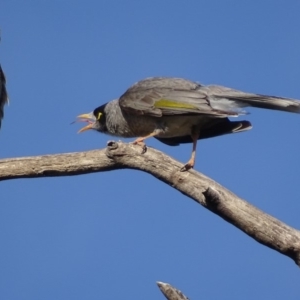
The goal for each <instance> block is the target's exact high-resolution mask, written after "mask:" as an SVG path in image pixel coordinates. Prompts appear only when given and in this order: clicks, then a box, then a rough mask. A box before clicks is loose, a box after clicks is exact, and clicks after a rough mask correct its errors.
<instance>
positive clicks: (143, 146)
mask: <svg viewBox="0 0 300 300" xmlns="http://www.w3.org/2000/svg"><path fill="white" fill-rule="evenodd" d="M133 144H134V145H138V146H140V147H141V148H142V154H144V153H146V151H147V146H146V144H145V143H144V139H143V138H137V139H136V140H135V141H134V142H133Z"/></svg>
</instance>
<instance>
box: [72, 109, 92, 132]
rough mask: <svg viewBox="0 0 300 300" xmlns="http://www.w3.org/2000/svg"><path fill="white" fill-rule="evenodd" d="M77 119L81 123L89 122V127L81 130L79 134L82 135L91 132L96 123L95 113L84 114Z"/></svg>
mask: <svg viewBox="0 0 300 300" xmlns="http://www.w3.org/2000/svg"><path fill="white" fill-rule="evenodd" d="M77 119H78V121H79V122H87V123H89V124H88V125H87V126H84V127H83V128H81V129H80V130H79V131H78V133H81V132H83V131H86V130H89V129H92V128H93V125H94V123H95V121H96V118H95V116H94V115H93V113H89V114H82V115H79V116H77Z"/></svg>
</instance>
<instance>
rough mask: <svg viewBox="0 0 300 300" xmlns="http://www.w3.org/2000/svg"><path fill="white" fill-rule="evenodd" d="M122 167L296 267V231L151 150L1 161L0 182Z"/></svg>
mask: <svg viewBox="0 0 300 300" xmlns="http://www.w3.org/2000/svg"><path fill="white" fill-rule="evenodd" d="M124 168H128V169H136V170H141V171H144V172H147V173H149V174H151V175H153V176H154V177H156V178H157V179H159V180H161V181H163V182H165V183H167V184H169V185H170V186H172V187H173V188H175V189H177V190H178V191H180V192H181V193H182V194H184V195H186V196H188V197H190V198H191V199H193V200H194V201H196V202H197V203H198V204H200V205H202V206H203V207H205V208H207V209H209V210H210V211H212V212H213V213H215V214H217V215H218V216H220V217H221V218H223V219H224V220H226V221H227V222H229V223H231V224H232V225H234V226H235V227H237V228H239V229H240V230H242V231H243V232H245V233H246V234H247V235H249V236H250V237H252V238H253V239H255V240H256V241H257V242H259V243H261V244H263V245H265V246H267V247H269V248H271V249H274V250H276V251H278V252H279V253H281V254H284V255H286V256H288V257H290V258H291V259H292V260H294V262H295V263H296V264H297V265H298V266H300V231H299V230H296V229H294V228H292V227H289V226H288V225H286V224H284V223H283V222H281V221H279V220H277V219H275V218H274V217H272V216H270V215H268V214H266V213H264V212H263V211H261V210H259V209H258V208H256V207H254V206H253V205H251V204H250V203H248V202H246V201H245V200H242V199H240V198H239V197H237V196H236V195H235V194H233V193H232V192H230V191H228V190H227V189H226V188H224V187H222V186H221V185H220V184H218V183H217V182H215V181H214V180H212V179H210V178H208V177H206V176H205V175H203V174H201V173H199V172H196V171H195V170H190V171H187V172H180V169H181V168H182V163H180V162H178V161H176V160H174V159H173V158H171V157H169V156H167V155H166V154H164V153H162V152H160V151H158V150H155V149H152V148H148V149H147V151H146V153H144V154H142V153H141V147H140V146H136V145H133V144H123V143H121V142H118V143H116V142H109V143H108V146H107V148H106V149H102V150H93V151H87V152H77V153H76V152H74V153H64V154H56V155H44V156H34V157H22V158H12V159H4V160H0V181H1V180H8V179H16V178H36V177H51V176H70V175H80V174H87V173H92V172H104V171H109V170H116V169H124Z"/></svg>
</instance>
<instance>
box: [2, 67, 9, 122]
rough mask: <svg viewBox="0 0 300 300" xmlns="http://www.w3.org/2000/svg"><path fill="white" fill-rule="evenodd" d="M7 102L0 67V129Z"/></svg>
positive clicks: (3, 76)
mask: <svg viewBox="0 0 300 300" xmlns="http://www.w3.org/2000/svg"><path fill="white" fill-rule="evenodd" d="M8 102H9V99H8V95H7V90H6V79H5V75H4V72H3V70H2V68H1V65H0V128H1V121H2V119H3V117H4V105H5V104H8Z"/></svg>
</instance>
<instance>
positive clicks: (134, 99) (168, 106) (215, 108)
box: [119, 77, 300, 117]
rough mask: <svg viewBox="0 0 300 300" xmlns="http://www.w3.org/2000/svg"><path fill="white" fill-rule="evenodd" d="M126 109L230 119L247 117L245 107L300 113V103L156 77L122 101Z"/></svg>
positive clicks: (158, 114)
mask: <svg viewBox="0 0 300 300" xmlns="http://www.w3.org/2000/svg"><path fill="white" fill-rule="evenodd" d="M119 104H120V106H121V108H122V109H124V110H128V111H131V112H132V113H136V114H145V115H152V116H157V117H161V116H163V115H182V114H184V115H189V114H202V115H206V116H211V117H227V116H238V115H240V114H245V113H246V112H245V111H244V110H243V108H244V107H247V106H253V107H259V108H267V109H275V110H282V111H288V112H296V113H300V101H297V100H294V99H289V98H282V97H274V96H266V95H260V94H251V93H245V92H242V91H238V90H234V89H230V88H226V87H223V86H218V85H210V86H203V85H200V84H198V83H195V82H193V81H189V80H185V79H181V78H166V77H153V78H147V79H145V80H142V81H139V82H137V83H136V84H134V85H133V86H132V87H130V88H129V89H128V90H127V91H126V92H125V93H124V94H123V95H122V96H121V97H120V99H119Z"/></svg>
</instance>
